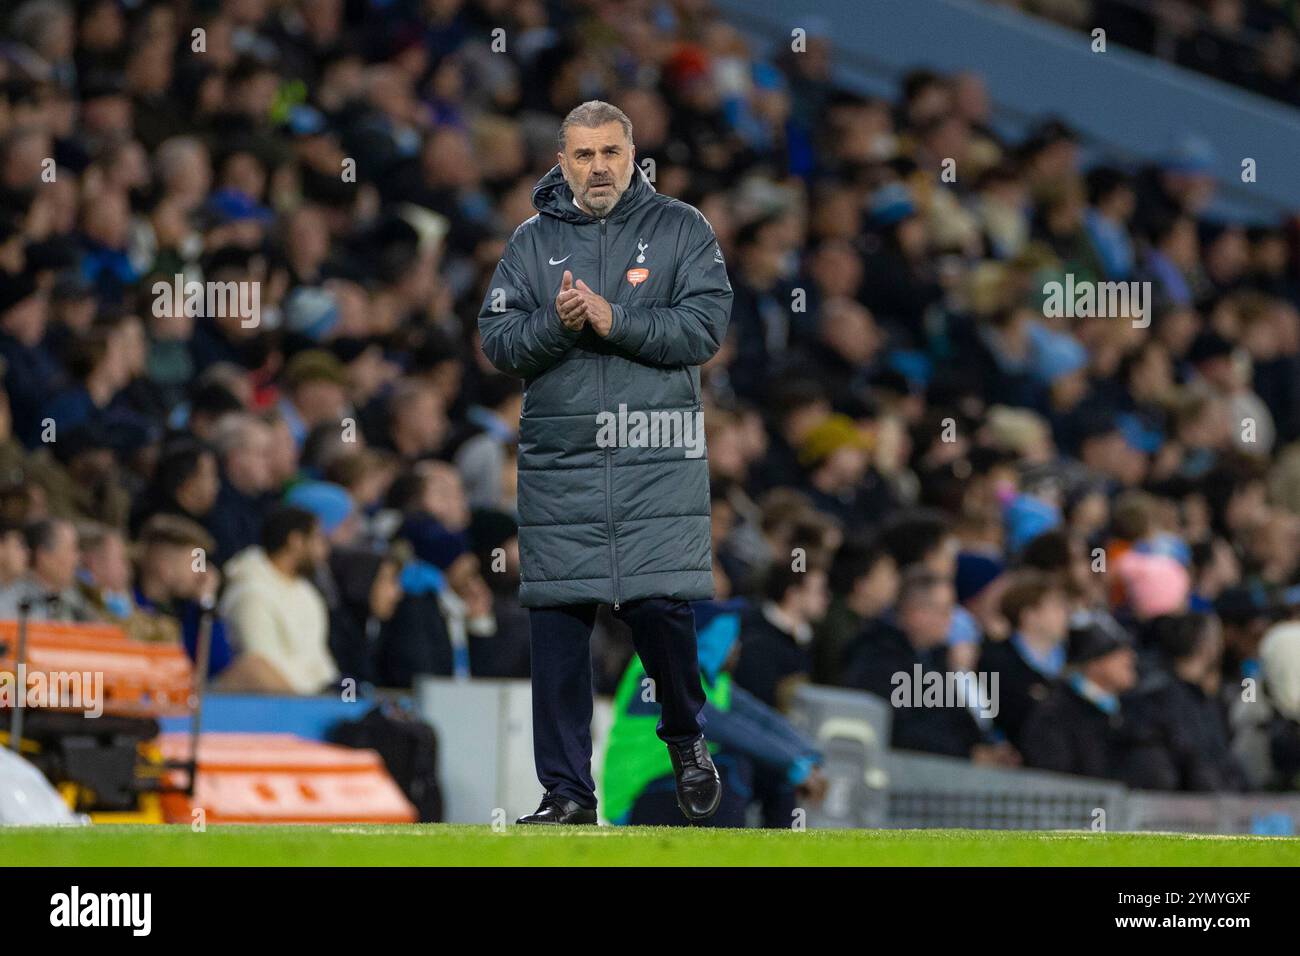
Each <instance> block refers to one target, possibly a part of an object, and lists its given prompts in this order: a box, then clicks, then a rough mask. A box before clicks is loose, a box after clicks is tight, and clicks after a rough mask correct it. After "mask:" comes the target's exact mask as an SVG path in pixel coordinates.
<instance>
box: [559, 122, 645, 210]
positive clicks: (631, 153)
mask: <svg viewBox="0 0 1300 956" xmlns="http://www.w3.org/2000/svg"><path fill="white" fill-rule="evenodd" d="M559 157H560V170H561V171H562V172H563V173H564V179H565V181H566V182H567V183H568V184H569V188H570V189H572V190H573V196H574V198H575V199H577V200H578V205H580V206H581V207H582V208H583V210H585V211H586V212H588V213H590V214H591V215H593V216H606V215H608V214H609V212H610V210H612V209H613V208H614V205H615V204H616V203H617V202H618V200H619V197H620V196H622V195H623V193H624V192H625V191H626V190H627V187H628V185H629V184H630V183H631V182H632V163H633V160H634V159H635V158H636V147H634V146H633V145H632V143H631V141H630V140H629V139H628V138H627V137H626V136H625V135H623V127H622V126H621V125H620V124H619V123H606V124H605V125H604V126H596V127H592V128H585V127H582V126H573V127H570V128H569V130H568V131H567V132H566V133H565V142H564V150H563V151H562V152H561V153H560V154H559Z"/></svg>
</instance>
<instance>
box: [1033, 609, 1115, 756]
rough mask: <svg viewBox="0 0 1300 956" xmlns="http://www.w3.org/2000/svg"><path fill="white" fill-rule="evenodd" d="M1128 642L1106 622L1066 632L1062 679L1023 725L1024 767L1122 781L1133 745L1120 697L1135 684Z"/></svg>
mask: <svg viewBox="0 0 1300 956" xmlns="http://www.w3.org/2000/svg"><path fill="white" fill-rule="evenodd" d="M1136 662H1137V655H1136V654H1135V653H1134V650H1133V646H1132V639H1131V638H1130V637H1129V635H1128V634H1127V633H1126V632H1125V631H1124V630H1123V629H1122V628H1121V627H1120V626H1119V625H1118V624H1116V623H1115V621H1114V620H1113V619H1111V618H1109V617H1098V618H1095V619H1092V620H1086V621H1084V622H1081V623H1079V624H1076V625H1072V626H1071V628H1070V636H1069V640H1068V643H1067V646H1066V656H1065V673H1064V675H1063V676H1062V678H1061V679H1060V680H1059V681H1057V682H1056V683H1055V684H1054V685H1053V687H1052V689H1051V691H1050V692H1049V693H1048V695H1047V697H1046V698H1045V699H1044V700H1043V701H1042V703H1040V704H1038V706H1037V707H1035V708H1034V709H1033V710H1032V711H1030V713H1029V716H1028V717H1027V718H1026V719H1025V721H1024V724H1023V726H1022V727H1021V732H1020V751H1021V753H1022V754H1023V756H1024V760H1025V765H1026V766H1029V767H1037V768H1039V769H1041V770H1054V771H1056V772H1058V773H1072V774H1079V775H1081V776H1085V777H1101V778H1103V779H1111V780H1123V779H1124V777H1125V774H1126V772H1127V771H1128V769H1129V766H1130V761H1131V759H1132V752H1133V750H1132V740H1131V738H1130V735H1129V730H1128V727H1127V726H1126V724H1127V714H1125V713H1124V712H1123V711H1122V709H1121V695H1123V694H1125V693H1127V692H1128V691H1130V690H1132V689H1133V688H1134V686H1136V684H1137V670H1136Z"/></svg>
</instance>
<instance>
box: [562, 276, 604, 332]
mask: <svg viewBox="0 0 1300 956" xmlns="http://www.w3.org/2000/svg"><path fill="white" fill-rule="evenodd" d="M555 308H556V310H557V311H559V313H560V321H561V322H563V323H564V325H565V327H566V328H570V329H573V330H574V331H577V330H579V329H581V328H582V327H583V325H584V324H585V325H590V326H591V327H592V328H593V329H595V330H596V334H597V335H599V336H601V337H602V338H603V337H604V336H606V335H609V329H610V326H611V325H613V322H614V310H613V309H612V308H611V307H610V304H609V303H608V302H606V301H605V299H604V298H603V297H601V296H599V295H597V294H596V293H595V292H593V291H591V287H590V286H588V285H587V283H585V282H583V281H582V280H581V279H579V280H578V284H577V285H574V284H573V273H572V272H570V271H569V270H568V269H565V270H564V278H563V279H562V280H561V282H560V291H559V294H558V295H556V297H555Z"/></svg>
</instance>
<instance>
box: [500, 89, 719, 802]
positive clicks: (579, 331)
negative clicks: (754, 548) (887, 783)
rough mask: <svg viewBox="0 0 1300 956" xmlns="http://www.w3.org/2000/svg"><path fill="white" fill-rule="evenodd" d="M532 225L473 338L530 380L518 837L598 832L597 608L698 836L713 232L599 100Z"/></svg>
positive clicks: (707, 583) (626, 124) (706, 797)
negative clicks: (642, 164) (623, 649)
mask: <svg viewBox="0 0 1300 956" xmlns="http://www.w3.org/2000/svg"><path fill="white" fill-rule="evenodd" d="M560 149H561V151H560V153H559V164H558V165H557V166H556V167H555V168H554V169H552V170H551V171H550V172H549V173H547V174H546V176H544V177H543V178H542V179H541V181H540V182H539V183H538V184H537V187H536V188H535V189H534V190H533V205H534V206H535V207H536V208H537V210H538V215H536V216H534V217H532V218H531V219H529V220H528V221H526V222H525V223H523V224H522V225H521V226H520V227H519V228H518V229H517V230H515V234H514V235H513V236H512V237H511V239H510V243H509V245H508V246H507V248H506V252H505V256H504V258H503V259H502V260H501V263H500V264H499V265H498V266H497V270H496V273H495V275H493V277H492V284H491V286H490V287H489V289H488V293H487V298H486V300H485V301H484V304H483V309H482V312H481V313H480V314H479V332H480V337H481V340H482V345H483V351H484V353H485V354H486V355H487V357H488V358H489V359H490V360H491V361H492V364H493V365H495V366H496V367H497V368H498V369H500V370H501V371H503V372H506V373H508V374H510V375H515V376H518V377H521V378H523V379H524V380H525V391H524V405H523V413H522V417H521V421H520V429H519V490H518V501H519V518H520V522H519V550H520V560H521V564H522V574H521V585H520V591H519V595H520V601H521V603H522V604H523V605H524V606H525V607H527V608H529V609H530V612H529V618H530V630H531V640H532V684H533V752H534V758H535V761H536V764H537V776H538V779H539V780H540V781H541V784H542V787H543V788H544V790H545V796H544V797H543V798H542V802H541V806H540V807H539V808H538V810H537V812H536V813H532V814H528V815H526V816H524V817H521V818H520V819H519V822H520V823H594V822H595V821H596V812H595V808H596V797H595V785H594V782H593V780H592V777H591V713H592V699H591V653H590V648H589V638H590V636H591V629H592V625H593V624H594V621H595V615H596V609H597V606H598V605H600V604H607V605H611V606H612V608H613V613H614V615H615V616H616V617H618V618H620V619H621V620H623V621H625V622H626V623H627V624H628V625H629V627H630V628H631V630H632V635H633V639H634V642H635V645H636V651H637V654H638V656H639V657H640V658H641V660H642V662H643V663H644V664H645V666H646V672H647V674H648V675H649V676H650V678H651V681H652V682H653V686H652V687H647V688H646V691H645V692H646V693H653V694H654V695H655V696H654V699H655V700H657V701H658V702H659V704H660V706H661V712H662V719H661V721H660V723H659V726H658V734H659V737H660V739H661V740H663V741H664V743H665V744H666V745H667V746H668V750H669V756H670V757H671V758H672V764H673V769H674V774H675V776H676V780H677V793H678V801H679V803H680V804H681V807H682V812H683V813H685V814H686V816H687V817H688V818H691V819H705V818H707V817H709V816H711V815H712V814H713V813H714V812H715V811H716V809H717V806H718V802H719V800H720V797H721V785H720V783H719V780H718V774H717V771H716V770H715V769H714V766H713V762H712V760H711V759H710V758H709V752H708V748H707V747H706V746H705V744H704V738H703V736H702V735H701V732H700V728H701V726H702V725H701V720H700V710H701V708H702V707H703V705H704V694H703V691H702V690H701V687H700V680H699V663H698V661H697V657H696V645H695V625H694V620H693V617H692V614H691V608H690V605H689V603H688V602H690V601H695V600H701V599H705V598H710V597H712V596H713V574H712V556H711V549H710V534H709V471H708V462H707V460H706V459H705V456H704V429H703V414H702V412H701V404H700V373H699V366H700V365H702V364H703V363H704V362H707V361H708V360H709V359H710V358H712V357H713V355H714V354H715V353H716V352H717V351H718V348H719V347H720V346H721V344H722V340H723V337H724V336H725V334H726V329H727V320H728V317H729V316H730V313H731V286H730V284H729V283H728V281H727V272H726V266H725V264H724V262H723V259H722V252H721V250H720V249H719V247H718V243H717V240H716V238H715V237H714V235H713V230H712V228H711V227H710V226H709V223H708V221H707V220H706V219H705V218H704V217H703V216H702V215H700V213H699V212H698V211H696V210H695V209H693V208H691V207H690V206H688V205H686V204H685V203H682V202H678V201H677V200H675V199H671V198H669V197H667V196H661V195H659V194H658V193H656V192H655V189H654V187H653V186H652V185H651V184H650V181H649V180H648V179H646V177H645V175H644V174H643V173H642V172H641V170H640V169H639V168H638V167H637V165H636V163H635V156H636V150H635V148H634V146H633V144H632V124H631V122H630V121H629V120H628V118H627V116H626V115H624V113H623V112H622V111H621V110H619V109H618V108H617V107H614V106H611V105H610V104H608V103H602V102H599V101H591V102H588V103H584V104H582V105H581V106H579V107H577V108H576V109H574V110H573V111H572V112H571V113H570V114H569V115H568V117H567V118H566V119H565V121H564V123H563V124H562V125H561V128H560Z"/></svg>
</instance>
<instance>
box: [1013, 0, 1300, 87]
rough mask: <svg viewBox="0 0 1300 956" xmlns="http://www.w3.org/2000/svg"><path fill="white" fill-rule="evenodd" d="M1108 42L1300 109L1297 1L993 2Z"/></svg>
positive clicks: (1081, 0) (1299, 43)
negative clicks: (1098, 32) (1100, 32)
mask: <svg viewBox="0 0 1300 956" xmlns="http://www.w3.org/2000/svg"><path fill="white" fill-rule="evenodd" d="M990 2H992V3H998V4H1001V5H1004V6H1013V7H1018V8H1020V9H1022V10H1024V11H1025V12H1027V13H1034V14H1038V15H1039V16H1043V17H1048V18H1049V19H1052V20H1056V21H1057V22H1059V23H1062V24H1065V25H1067V26H1070V27H1073V28H1074V29H1076V30H1081V31H1083V32H1085V33H1088V34H1089V35H1090V36H1093V38H1094V39H1095V38H1096V37H1095V34H1094V33H1093V31H1094V30H1097V29H1101V30H1104V31H1105V36H1106V42H1107V43H1111V42H1114V43H1117V44H1120V45H1121V46H1126V47H1129V48H1130V49H1134V50H1138V51H1140V52H1142V53H1148V54H1151V55H1152V56H1157V57H1160V58H1161V59H1162V60H1169V61H1170V62H1172V63H1177V64H1178V65H1179V66H1183V67H1186V68H1187V69H1189V70H1195V71H1196V72H1198V73H1204V74H1205V75H1207V76H1212V77H1214V78H1215V79H1217V80H1222V81H1223V82H1224V83H1231V84H1232V85H1233V86H1240V87H1243V88H1245V89H1248V90H1252V91H1253V92H1255V93H1259V94H1260V95H1262V96H1267V97H1270V98H1271V99H1275V100H1280V101H1282V102H1283V103H1287V104H1289V105H1291V106H1300V83H1298V82H1297V81H1300V9H1297V7H1296V5H1295V4H1294V3H1293V2H1291V0H990Z"/></svg>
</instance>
